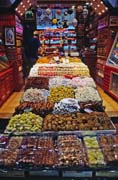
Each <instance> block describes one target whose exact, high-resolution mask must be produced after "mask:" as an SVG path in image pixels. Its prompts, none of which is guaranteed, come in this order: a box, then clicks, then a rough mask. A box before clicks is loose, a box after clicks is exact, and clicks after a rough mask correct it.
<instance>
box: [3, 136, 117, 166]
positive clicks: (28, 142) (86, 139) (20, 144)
mask: <svg viewBox="0 0 118 180" xmlns="http://www.w3.org/2000/svg"><path fill="white" fill-rule="evenodd" d="M0 147H1V149H0V165H1V166H5V167H8V166H10V167H18V168H29V167H30V169H31V168H34V169H37V168H41V167H50V168H63V167H64V168H65V167H103V166H111V165H114V166H115V165H118V137H117V136H114V135H110V134H108V135H97V136H77V135H72V134H68V135H58V136H57V135H56V136H50V135H45V134H42V135H41V134H40V135H39V134H37V135H32V136H11V137H9V136H5V135H3V136H1V137H0Z"/></svg>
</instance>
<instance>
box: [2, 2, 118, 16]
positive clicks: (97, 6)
mask: <svg viewBox="0 0 118 180" xmlns="http://www.w3.org/2000/svg"><path fill="white" fill-rule="evenodd" d="M104 1H105V3H106V2H109V3H110V4H111V3H112V2H113V1H114V3H112V4H113V6H115V5H116V4H118V3H117V0H0V10H1V11H3V8H4V11H5V10H6V11H7V12H9V10H11V9H12V10H13V9H15V10H16V11H17V13H18V14H19V15H20V16H23V15H24V13H25V12H26V11H27V10H28V9H29V8H30V7H31V6H33V7H36V8H38V7H40V6H42V5H43V6H47V8H48V7H49V4H62V5H63V6H64V4H66V6H67V5H68V6H71V5H74V6H76V5H85V4H86V3H89V4H90V5H91V6H92V8H93V9H94V11H95V12H96V13H97V14H98V15H101V14H102V13H104V12H106V10H107V7H105V5H104ZM8 8H9V10H8Z"/></svg>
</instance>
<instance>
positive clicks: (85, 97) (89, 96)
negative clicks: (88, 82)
mask: <svg viewBox="0 0 118 180" xmlns="http://www.w3.org/2000/svg"><path fill="white" fill-rule="evenodd" d="M75 98H76V99H77V100H78V102H88V101H92V102H100V101H102V99H101V97H100V95H99V93H98V91H97V90H96V89H95V88H93V87H78V88H77V89H75Z"/></svg>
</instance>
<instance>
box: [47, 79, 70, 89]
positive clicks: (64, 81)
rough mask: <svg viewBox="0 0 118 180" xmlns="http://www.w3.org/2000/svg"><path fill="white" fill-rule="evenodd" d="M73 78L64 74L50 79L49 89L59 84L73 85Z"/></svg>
mask: <svg viewBox="0 0 118 180" xmlns="http://www.w3.org/2000/svg"><path fill="white" fill-rule="evenodd" d="M71 84H72V81H71V79H67V78H65V77H62V76H56V77H53V78H50V79H49V89H50V88H53V87H57V86H70V87H71V86H72V85H71Z"/></svg>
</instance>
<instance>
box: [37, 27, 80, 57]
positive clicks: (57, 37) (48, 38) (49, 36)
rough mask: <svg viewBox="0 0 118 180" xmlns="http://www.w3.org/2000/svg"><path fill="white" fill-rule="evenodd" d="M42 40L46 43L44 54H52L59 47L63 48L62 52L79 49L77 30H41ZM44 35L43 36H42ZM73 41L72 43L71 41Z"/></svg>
mask: <svg viewBox="0 0 118 180" xmlns="http://www.w3.org/2000/svg"><path fill="white" fill-rule="evenodd" d="M39 35H40V40H41V42H42V43H43V45H44V54H46V55H48V54H52V53H54V52H55V51H56V50H57V49H58V50H59V49H60V48H63V49H62V51H63V52H62V53H70V54H71V51H72V52H75V51H77V45H76V32H75V31H74V30H68V29H65V28H63V29H49V30H44V31H42V30H41V31H39ZM42 36H43V38H42ZM70 41H71V43H70Z"/></svg>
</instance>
